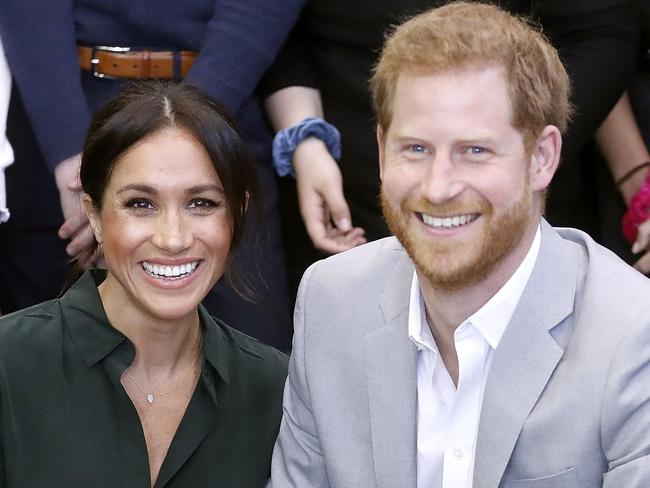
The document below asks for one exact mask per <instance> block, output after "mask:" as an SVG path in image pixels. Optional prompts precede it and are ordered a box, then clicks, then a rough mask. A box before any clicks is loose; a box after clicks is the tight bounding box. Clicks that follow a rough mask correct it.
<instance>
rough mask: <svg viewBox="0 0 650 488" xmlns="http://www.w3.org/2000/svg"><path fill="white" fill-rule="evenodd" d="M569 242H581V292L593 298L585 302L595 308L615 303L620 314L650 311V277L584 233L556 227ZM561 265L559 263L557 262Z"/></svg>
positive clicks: (614, 305) (606, 306)
mask: <svg viewBox="0 0 650 488" xmlns="http://www.w3.org/2000/svg"><path fill="white" fill-rule="evenodd" d="M555 230H556V231H557V233H558V234H559V235H560V237H561V238H562V239H563V240H564V241H565V242H567V244H569V245H576V244H577V245H578V246H580V248H579V249H580V252H581V253H582V255H583V256H584V263H585V264H584V269H583V270H582V276H583V277H584V278H583V280H584V284H583V287H582V289H583V295H586V297H587V298H594V299H597V300H592V301H589V302H587V304H586V305H588V306H590V307H596V308H603V309H606V308H608V307H609V308H611V307H616V310H617V311H618V313H621V314H625V315H627V314H638V313H641V312H642V311H643V310H646V312H647V313H649V314H650V300H648V297H649V296H650V280H649V279H648V278H647V277H645V276H644V275H643V274H641V273H640V272H638V271H637V270H635V269H634V268H633V267H632V266H630V265H628V264H627V263H625V262H624V261H623V260H622V259H620V258H619V257H618V256H617V255H616V254H614V253H613V252H612V251H610V250H609V249H607V248H605V247H604V246H602V245H600V244H598V243H597V242H596V241H594V240H593V239H592V238H591V237H589V236H588V235H587V234H586V233H584V232H582V231H579V230H576V229H570V228H558V229H555ZM558 265H561V263H558Z"/></svg>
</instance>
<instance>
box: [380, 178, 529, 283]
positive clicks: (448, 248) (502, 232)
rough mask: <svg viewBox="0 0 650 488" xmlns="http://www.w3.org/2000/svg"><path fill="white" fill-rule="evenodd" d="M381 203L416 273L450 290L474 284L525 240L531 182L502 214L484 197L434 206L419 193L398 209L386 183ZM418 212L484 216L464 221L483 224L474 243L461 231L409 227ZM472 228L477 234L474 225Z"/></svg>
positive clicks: (390, 225) (386, 217)
mask: <svg viewBox="0 0 650 488" xmlns="http://www.w3.org/2000/svg"><path fill="white" fill-rule="evenodd" d="M381 203H382V209H383V212H384V217H385V219H386V222H387V223H388V226H389V228H390V230H391V232H392V233H393V234H394V235H395V236H396V237H397V238H398V239H399V241H400V242H401V243H402V245H403V246H404V248H405V249H406V251H407V252H408V254H409V256H410V257H411V259H412V260H413V261H414V263H415V265H416V267H417V269H418V271H419V272H421V273H423V274H424V276H425V277H426V278H427V280H428V281H429V282H430V284H431V286H433V287H434V288H436V289H438V290H441V291H446V292H455V291H458V290H460V289H463V288H466V287H469V286H472V285H475V284H476V283H479V282H481V281H483V280H484V279H485V278H486V277H487V276H489V275H490V273H491V272H492V271H493V270H494V269H495V267H496V266H497V264H498V263H499V262H501V261H502V260H503V259H504V258H505V257H506V256H508V255H509V254H510V252H511V251H512V250H513V249H514V248H515V247H516V246H517V244H518V243H519V242H520V241H521V238H522V237H523V235H524V233H525V231H526V227H527V226H528V224H529V222H530V218H531V207H532V203H531V194H530V191H529V188H528V185H526V187H525V188H524V190H523V193H522V196H521V198H520V199H519V200H517V201H515V202H514V203H513V204H512V205H511V207H510V208H509V209H507V210H506V211H505V212H502V213H500V214H499V215H496V214H495V212H494V208H493V206H492V205H491V204H490V202H488V201H487V200H486V199H484V198H482V199H481V200H480V201H477V202H468V201H462V200H457V201H452V202H449V203H446V204H442V205H432V204H431V203H430V202H429V201H427V200H426V199H424V198H421V197H420V198H409V199H407V200H405V201H403V202H402V203H401V205H400V208H399V209H397V208H395V206H394V205H393V204H392V203H391V202H389V200H388V198H387V197H386V194H385V191H384V189H383V187H382V192H381ZM414 212H418V213H425V214H428V215H432V216H435V217H446V216H454V215H465V214H480V217H479V219H480V220H483V222H476V223H473V224H466V225H482V226H483V229H482V231H481V233H480V235H475V236H474V237H472V240H471V241H470V242H467V241H465V240H463V236H462V235H461V236H460V237H459V238H455V237H453V236H450V237H445V236H440V237H436V236H433V235H425V234H424V233H423V232H422V230H417V229H412V228H410V225H414V224H415V223H414V222H412V221H411V220H410V219H415V218H417V217H416V216H415V215H414ZM422 225H424V224H422ZM468 231H470V232H475V230H474V229H468ZM461 232H462V230H461Z"/></svg>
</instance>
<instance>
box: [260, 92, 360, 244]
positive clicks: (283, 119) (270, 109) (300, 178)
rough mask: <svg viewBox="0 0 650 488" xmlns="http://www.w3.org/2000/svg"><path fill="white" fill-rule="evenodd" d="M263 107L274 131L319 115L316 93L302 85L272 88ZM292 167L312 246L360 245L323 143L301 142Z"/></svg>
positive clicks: (335, 168)
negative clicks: (273, 90)
mask: <svg viewBox="0 0 650 488" xmlns="http://www.w3.org/2000/svg"><path fill="white" fill-rule="evenodd" d="M265 108H266V112H267V114H268V116H269V119H270V121H271V124H272V125H273V128H274V129H275V130H276V131H279V130H282V129H286V128H288V127H292V126H294V125H296V124H298V123H300V122H301V121H303V120H304V119H306V118H307V117H319V118H323V105H322V102H321V97H320V92H319V91H318V90H317V89H315V88H308V87H304V86H290V87H287V88H283V89H281V90H278V91H276V92H275V93H273V94H271V95H270V96H269V97H268V98H267V99H266V101H265ZM293 167H294V170H295V172H296V184H297V187H298V199H299V205H300V213H301V215H302V218H303V221H304V223H305V227H306V229H307V233H308V234H309V237H310V238H311V240H312V242H313V244H314V247H316V248H317V249H320V250H322V251H325V252H329V253H337V252H341V251H345V250H347V249H350V248H352V247H354V246H357V245H359V244H363V243H364V242H365V238H364V237H363V233H364V231H363V229H361V228H359V227H354V228H353V227H352V223H351V217H350V209H349V207H348V204H347V202H346V201H345V197H344V195H343V178H342V176H341V171H340V169H339V167H338V164H337V163H336V161H335V160H334V158H333V157H332V156H331V154H330V153H329V151H328V149H327V147H326V146H325V144H324V143H323V142H322V141H321V140H319V139H316V138H313V137H311V138H308V139H306V140H305V141H303V142H302V143H301V144H299V145H298V147H297V148H296V151H295V152H294V154H293Z"/></svg>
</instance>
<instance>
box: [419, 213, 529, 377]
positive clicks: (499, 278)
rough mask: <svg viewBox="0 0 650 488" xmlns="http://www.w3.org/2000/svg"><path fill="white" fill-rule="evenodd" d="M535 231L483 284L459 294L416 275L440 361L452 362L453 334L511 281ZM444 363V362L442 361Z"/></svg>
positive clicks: (477, 284) (463, 290)
mask: <svg viewBox="0 0 650 488" xmlns="http://www.w3.org/2000/svg"><path fill="white" fill-rule="evenodd" d="M536 230H537V226H535V227H534V228H533V229H529V231H528V232H526V233H525V235H524V236H523V237H522V240H521V242H520V244H519V245H518V246H516V248H515V249H513V251H512V252H511V253H510V254H509V255H508V256H506V257H504V258H503V259H502V260H501V261H500V262H499V263H498V264H497V265H496V266H495V268H494V269H493V270H492V272H491V273H490V274H489V275H488V276H487V277H486V278H485V279H484V280H481V281H480V282H478V283H475V284H473V285H470V286H467V287H465V288H462V289H460V290H454V291H448V290H445V289H444V288H438V287H436V286H435V284H432V283H431V282H429V281H428V280H427V279H426V278H425V276H424V274H423V273H420V272H418V281H419V283H420V290H421V292H422V297H423V299H424V304H425V306H426V316H427V321H428V323H429V327H430V329H431V333H432V334H433V338H434V339H435V341H436V345H437V346H438V349H439V350H440V352H441V354H442V355H443V357H444V356H445V355H446V356H447V357H448V358H449V359H450V361H451V363H454V361H455V360H456V359H455V358H456V351H455V346H454V332H455V331H456V329H457V328H458V327H459V326H460V325H461V324H462V323H463V322H465V321H466V320H467V319H468V318H469V317H470V316H471V315H472V314H474V313H475V312H476V311H477V310H479V309H480V308H481V307H482V306H483V305H485V304H486V303H487V302H488V301H489V300H490V299H491V298H492V297H493V296H494V295H495V294H496V293H497V292H498V291H499V290H500V289H501V288H502V287H503V286H504V285H505V284H506V282H507V281H508V280H509V279H510V278H511V277H512V275H513V274H514V273H515V271H516V270H517V269H518V268H519V266H520V265H521V263H522V262H523V260H524V259H525V257H526V255H527V254H528V251H529V250H530V248H531V245H532V243H533V240H534V238H535V232H536ZM456 361H457V360H456ZM445 363H447V362H446V361H445ZM448 369H449V365H448ZM450 372H451V371H450Z"/></svg>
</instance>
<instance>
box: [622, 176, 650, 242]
mask: <svg viewBox="0 0 650 488" xmlns="http://www.w3.org/2000/svg"><path fill="white" fill-rule="evenodd" d="M648 219H650V172H649V173H648V175H647V176H646V178H645V180H644V182H643V184H642V185H641V188H639V191H637V192H636V193H635V194H634V196H633V197H632V200H631V201H630V206H629V207H628V209H627V212H625V214H624V215H623V219H622V220H621V227H622V229H623V237H625V239H626V240H627V241H628V242H629V243H631V244H632V243H634V242H635V241H636V238H637V236H638V234H639V226H640V225H641V224H643V223H644V222H645V221H646V220H648Z"/></svg>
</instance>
